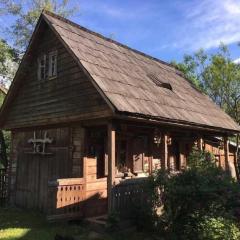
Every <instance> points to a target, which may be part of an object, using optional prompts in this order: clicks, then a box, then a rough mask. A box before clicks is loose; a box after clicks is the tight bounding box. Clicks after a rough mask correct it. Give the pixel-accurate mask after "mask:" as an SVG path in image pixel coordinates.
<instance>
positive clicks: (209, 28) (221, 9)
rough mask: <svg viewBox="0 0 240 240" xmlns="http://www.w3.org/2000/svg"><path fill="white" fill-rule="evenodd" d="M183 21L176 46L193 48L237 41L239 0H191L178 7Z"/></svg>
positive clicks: (238, 38) (239, 18)
mask: <svg viewBox="0 0 240 240" xmlns="http://www.w3.org/2000/svg"><path fill="white" fill-rule="evenodd" d="M182 9H183V11H184V16H185V24H184V25H183V26H182V27H180V32H181V35H182V36H183V37H182V39H181V41H180V42H179V44H178V47H179V48H187V49H188V50H190V51H192V50H197V49H198V48H200V47H202V48H205V49H209V48H214V47H217V46H218V45H219V44H220V42H224V43H225V44H231V43H235V42H238V41H240V29H239V26H240V0H202V1H198V0H195V1H192V2H191V4H189V3H186V4H184V5H183V6H182Z"/></svg>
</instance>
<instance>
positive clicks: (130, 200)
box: [111, 178, 147, 216]
mask: <svg viewBox="0 0 240 240" xmlns="http://www.w3.org/2000/svg"><path fill="white" fill-rule="evenodd" d="M145 179H146V178H136V179H127V180H125V181H123V182H121V183H119V184H117V185H116V186H114V188H113V189H112V199H111V202H112V207H113V209H114V211H116V212H118V213H120V215H122V216H126V215H129V214H131V210H132V209H133V207H134V205H135V206H143V205H144V203H145V202H146V200H147V198H146V197H147V196H146V193H145V191H144V182H145V181H144V180H145Z"/></svg>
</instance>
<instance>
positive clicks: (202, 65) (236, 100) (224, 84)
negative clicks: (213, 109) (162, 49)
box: [172, 44, 240, 124]
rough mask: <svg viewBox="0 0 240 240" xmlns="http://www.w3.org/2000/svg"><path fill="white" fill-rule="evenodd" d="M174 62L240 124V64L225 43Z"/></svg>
mask: <svg viewBox="0 0 240 240" xmlns="http://www.w3.org/2000/svg"><path fill="white" fill-rule="evenodd" d="M172 64H173V65H174V66H175V67H176V68H177V69H179V70H180V71H182V72H183V74H184V75H185V76H186V78H188V79H189V80H190V81H191V82H192V83H193V84H194V85H195V86H196V87H197V88H198V89H199V90H201V91H203V92H204V93H206V94H207V95H208V96H209V97H210V98H211V99H212V100H213V101H214V102H215V103H216V104H217V105H219V106H220V107H221V108H222V109H223V110H224V111H225V112H227V113H228V114H229V115H230V116H231V117H232V118H233V119H235V121H236V122H237V123H239V124H240V65H239V64H236V63H234V62H233V60H232V59H231V56H230V53H229V50H228V48H227V47H226V46H225V45H224V44H220V46H219V49H218V52H217V53H215V54H211V55H210V54H207V53H206V52H205V51H204V50H203V49H201V50H199V51H198V52H196V53H194V54H193V55H184V59H183V62H181V63H177V62H172Z"/></svg>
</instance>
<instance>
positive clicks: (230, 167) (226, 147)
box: [224, 136, 236, 179]
mask: <svg viewBox="0 0 240 240" xmlns="http://www.w3.org/2000/svg"><path fill="white" fill-rule="evenodd" d="M224 156H225V169H226V170H227V171H229V172H230V175H231V177H232V178H235V179H236V170H235V166H234V163H233V162H231V161H230V157H229V140H228V137H227V136H225V137H224Z"/></svg>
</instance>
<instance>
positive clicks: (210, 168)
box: [149, 150, 240, 239]
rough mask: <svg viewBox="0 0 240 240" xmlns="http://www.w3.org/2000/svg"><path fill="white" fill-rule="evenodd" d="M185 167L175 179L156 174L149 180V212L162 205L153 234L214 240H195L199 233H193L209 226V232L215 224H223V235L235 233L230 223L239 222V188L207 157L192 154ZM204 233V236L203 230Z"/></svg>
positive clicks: (205, 155) (202, 154)
mask: <svg viewBox="0 0 240 240" xmlns="http://www.w3.org/2000/svg"><path fill="white" fill-rule="evenodd" d="M188 166H189V167H188V168H187V169H186V170H185V171H183V172H182V173H180V174H178V175H173V176H171V174H169V173H168V172H166V171H159V172H157V173H156V174H155V175H154V176H152V177H150V179H149V182H150V184H149V186H151V192H152V194H150V195H151V196H152V203H153V205H152V208H153V209H157V208H158V207H160V206H161V205H163V213H162V214H161V215H160V216H159V217H158V219H157V230H159V231H161V234H163V233H165V235H166V236H167V237H168V238H169V239H218V238H210V237H209V238H198V234H200V231H198V232H196V231H197V229H199V228H201V227H202V226H204V224H205V225H207V224H210V225H211V226H212V229H213V228H214V226H215V225H214V223H217V224H218V225H217V226H215V227H219V226H222V225H221V224H223V234H225V233H226V232H227V231H230V229H237V227H236V225H234V224H232V225H231V224H230V223H231V222H232V221H235V220H236V219H238V218H239V212H240V211H239V209H240V188H239V184H238V183H237V182H235V181H234V180H233V179H232V178H231V177H230V176H229V174H227V173H226V172H225V171H223V170H222V169H221V168H219V167H217V166H216V165H215V164H214V162H213V159H212V158H211V155H210V154H209V153H205V152H200V151H196V150H195V151H194V152H193V153H192V155H191V156H190V158H189V162H188ZM206 216H209V217H208V218H206ZM207 220H208V221H207ZM214 221H215V222H214ZM225 225H226V226H225ZM209 229H210V228H209ZM204 230H205V231H206V236H207V230H206V229H204ZM237 230H238V229H237ZM209 231H210V230H209ZM238 231H239V230H238ZM203 232H204V231H203ZM230 232H231V231H230ZM183 233H184V234H183ZM186 234H187V236H188V237H186ZM204 234H205V233H204ZM229 234H230V233H229ZM191 236H192V238H191ZM199 236H200V235H199ZM204 236H205V235H202V237H204ZM209 236H210V235H209ZM216 236H218V235H216ZM233 239H235V238H233Z"/></svg>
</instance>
